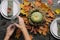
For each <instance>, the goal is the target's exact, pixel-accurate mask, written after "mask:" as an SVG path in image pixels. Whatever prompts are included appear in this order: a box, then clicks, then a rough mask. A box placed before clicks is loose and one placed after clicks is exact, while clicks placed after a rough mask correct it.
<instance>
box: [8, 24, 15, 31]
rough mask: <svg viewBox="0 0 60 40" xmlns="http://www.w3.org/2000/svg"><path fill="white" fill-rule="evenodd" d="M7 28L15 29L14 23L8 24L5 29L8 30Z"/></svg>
mask: <svg viewBox="0 0 60 40" xmlns="http://www.w3.org/2000/svg"><path fill="white" fill-rule="evenodd" d="M9 29H15V26H14V24H11V25H9V26H8V28H7V30H9Z"/></svg>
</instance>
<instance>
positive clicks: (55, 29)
mask: <svg viewBox="0 0 60 40" xmlns="http://www.w3.org/2000/svg"><path fill="white" fill-rule="evenodd" d="M59 30H60V17H57V18H56V19H54V20H53V22H52V23H51V26H50V32H51V34H52V35H53V36H54V37H55V38H57V39H60V32H59Z"/></svg>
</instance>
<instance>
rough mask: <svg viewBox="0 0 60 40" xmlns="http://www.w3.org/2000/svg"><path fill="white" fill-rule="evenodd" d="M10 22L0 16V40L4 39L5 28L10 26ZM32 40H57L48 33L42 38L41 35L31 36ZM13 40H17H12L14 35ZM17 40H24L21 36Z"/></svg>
mask: <svg viewBox="0 0 60 40" xmlns="http://www.w3.org/2000/svg"><path fill="white" fill-rule="evenodd" d="M10 24H11V22H10V20H7V19H5V18H4V17H2V15H1V14H0V40H3V39H4V36H5V33H6V28H7V27H8V25H10ZM31 34H32V35H33V37H34V38H33V40H58V39H56V38H54V37H53V36H52V35H51V33H50V32H49V33H48V34H47V35H46V36H43V35H41V34H39V33H38V34H36V35H35V34H33V33H31ZM12 39H13V40H17V39H15V38H14V35H13V38H12ZM19 40H24V37H23V34H22V35H21V37H20V39H19Z"/></svg>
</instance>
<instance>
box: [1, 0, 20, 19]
mask: <svg viewBox="0 0 60 40" xmlns="http://www.w3.org/2000/svg"><path fill="white" fill-rule="evenodd" d="M19 4H20V3H19V1H18V0H14V1H13V2H12V6H13V7H12V8H11V9H12V13H11V14H12V16H11V17H8V10H7V9H8V0H3V1H2V2H1V15H2V16H3V17H4V18H6V19H12V18H16V16H17V15H19V14H20V7H19ZM10 11H11V10H10Z"/></svg>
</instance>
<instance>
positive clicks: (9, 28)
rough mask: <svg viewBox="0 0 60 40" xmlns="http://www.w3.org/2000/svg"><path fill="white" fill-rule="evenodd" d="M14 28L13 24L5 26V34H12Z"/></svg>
mask: <svg viewBox="0 0 60 40" xmlns="http://www.w3.org/2000/svg"><path fill="white" fill-rule="evenodd" d="M14 30H15V26H14V24H11V25H9V26H8V28H7V32H6V35H7V36H9V37H10V36H11V35H12V34H13V32H14Z"/></svg>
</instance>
